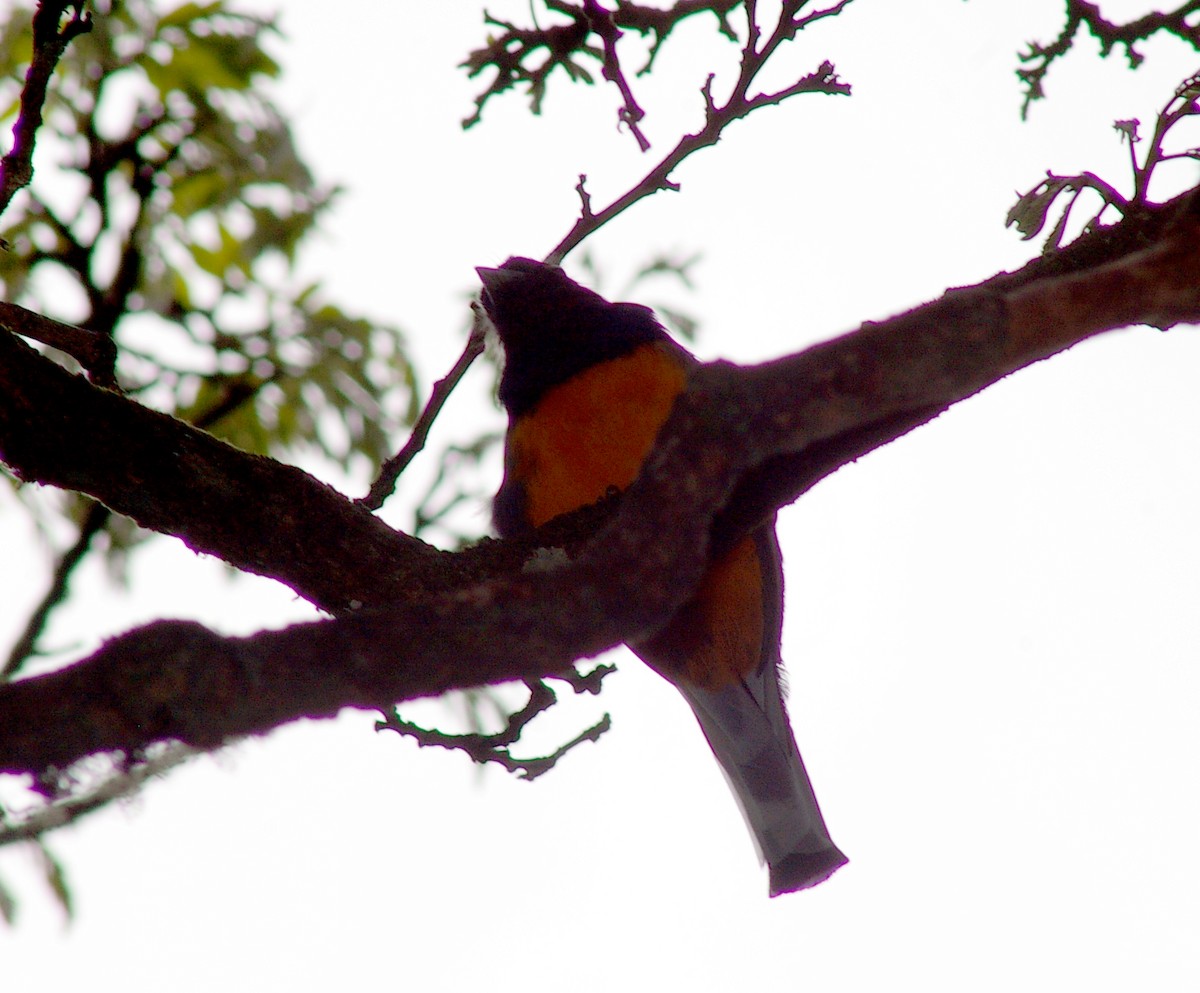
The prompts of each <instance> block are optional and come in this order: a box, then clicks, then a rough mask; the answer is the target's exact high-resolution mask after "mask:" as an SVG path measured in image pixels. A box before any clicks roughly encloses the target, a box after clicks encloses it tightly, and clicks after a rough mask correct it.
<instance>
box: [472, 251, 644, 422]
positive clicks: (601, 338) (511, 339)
mask: <svg viewBox="0 0 1200 993" xmlns="http://www.w3.org/2000/svg"><path fill="white" fill-rule="evenodd" d="M475 271H476V272H477V273H479V278H480V280H481V281H482V282H483V297H482V302H483V307H484V310H486V311H487V315H488V317H489V318H490V319H491V322H492V324H493V325H494V326H495V328H496V333H497V334H498V335H499V336H500V341H501V343H502V344H503V345H504V354H505V365H504V374H503V376H502V377H501V379H500V400H501V402H502V403H503V404H504V406H505V407H506V408H507V409H508V411H509V413H510V414H513V415H516V414H520V413H524V412H525V411H526V410H528V409H530V408H531V407H533V406H534V405H535V404H536V403H537V401H538V400H540V399H541V397H542V396H543V394H545V392H546V390H548V389H550V388H551V387H553V386H557V385H558V384H559V383H563V382H565V381H566V380H568V379H570V378H571V377H572V376H573V375H575V374H576V373H577V372H581V371H583V370H584V369H587V368H589V367H591V366H593V365H595V364H596V363H597V362H603V361H605V360H606V359H613V358H617V357H619V356H621V355H625V354H628V353H629V352H631V351H633V350H634V349H635V348H637V347H638V346H639V345H644V344H646V343H647V342H651V341H657V340H660V339H663V338H665V337H666V332H665V331H664V330H663V329H662V327H661V326H660V325H659V323H658V321H656V320H655V319H654V312H653V311H652V310H650V308H649V307H643V306H641V305H640V304H635V303H610V302H609V301H607V300H605V299H604V297H602V296H600V294H598V293H594V292H593V291H591V290H589V289H587V288H586V287H583V286H580V285H579V284H578V283H577V282H575V280H573V279H571V277H570V276H568V275H567V274H566V273H565V272H563V271H562V269H561V268H559V267H558V266H554V265H546V264H545V263H544V262H535V261H534V260H533V259H525V258H519V257H513V258H511V259H509V260H508V261H507V262H505V263H504V264H503V265H502V266H500V267H499V268H498V269H487V268H483V267H480V268H478V269H476V270H475Z"/></svg>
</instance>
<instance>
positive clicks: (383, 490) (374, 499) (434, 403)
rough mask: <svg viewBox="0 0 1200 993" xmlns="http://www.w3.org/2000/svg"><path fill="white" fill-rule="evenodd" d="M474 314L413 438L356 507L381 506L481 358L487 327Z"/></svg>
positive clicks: (480, 316) (479, 310)
mask: <svg viewBox="0 0 1200 993" xmlns="http://www.w3.org/2000/svg"><path fill="white" fill-rule="evenodd" d="M474 313H475V316H474V319H473V321H472V323H471V334H470V335H469V336H468V338H467V344H466V347H465V348H464V349H463V352H462V354H461V355H460V356H459V357H458V361H457V362H455V363H454V367H453V368H452V369H451V370H450V371H449V372H448V373H446V375H445V376H444V377H442V378H441V379H439V380H438V381H437V382H436V383H434V384H433V390H432V391H431V392H430V394H429V402H428V403H427V404H426V405H425V409H424V410H422V411H421V416H420V417H418V418H417V423H416V424H414V425H413V429H412V434H411V435H409V437H408V441H406V442H405V443H404V447H403V448H401V449H400V451H399V452H397V453H396V454H395V455H394V456H392V458H390V459H388V460H387V461H386V462H384V463H383V465H382V466H381V467H380V469H379V475H378V476H377V477H376V479H375V482H373V483H372V484H371V488H370V490H368V491H367V495H366V496H364V497H360V498H359V499H358V503H359V504H361V505H362V506H364V507H366V508H367V509H368V510H378V509H379V508H380V507H382V506H383V502H384V500H386V499H387V498H388V497H389V496H391V495H392V490H394V489H395V487H396V480H397V479H399V478H400V475H401V474H402V473H403V472H404V470H405V469H407V468H408V464H409V463H410V462H412V460H413V459H414V458H416V456H417V453H418V452H420V451H421V449H423V448H424V447H425V442H426V440H427V439H428V437H429V430H430V428H432V427H433V422H434V421H435V420H437V416H438V414H439V413H440V412H441V410H442V406H443V405H444V404H445V403H446V400H447V399H449V397H450V394H451V393H453V392H454V388H455V387H456V386H458V383H459V381H460V380H461V379H462V378H463V376H464V375H466V372H467V370H468V369H469V368H470V367H471V363H472V362H474V361H475V360H476V359H477V358H478V357H479V356H480V355H481V354H482V352H483V346H484V338H485V332H484V328H485V327H486V324H485V319H484V317H483V310H482V308H480V307H479V306H478V305H474Z"/></svg>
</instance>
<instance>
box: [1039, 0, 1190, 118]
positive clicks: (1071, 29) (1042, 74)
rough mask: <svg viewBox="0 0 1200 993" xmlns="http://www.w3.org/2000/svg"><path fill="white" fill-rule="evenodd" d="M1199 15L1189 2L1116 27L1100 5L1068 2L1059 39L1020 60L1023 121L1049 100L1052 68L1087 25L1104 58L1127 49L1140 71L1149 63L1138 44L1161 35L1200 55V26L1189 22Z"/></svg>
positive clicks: (1131, 65)
mask: <svg viewBox="0 0 1200 993" xmlns="http://www.w3.org/2000/svg"><path fill="white" fill-rule="evenodd" d="M1197 11H1200V0H1187V2H1186V3H1183V4H1180V6H1179V7H1177V8H1176V9H1175V10H1172V11H1168V12H1167V13H1158V12H1157V11H1152V12H1150V13H1148V14H1145V15H1143V16H1142V17H1139V18H1136V19H1135V20H1132V21H1129V22H1128V23H1126V24H1114V23H1113V22H1111V21H1108V20H1105V18H1104V17H1103V15H1102V14H1101V12H1100V7H1099V5H1098V4H1094V3H1089V2H1087V0H1066V14H1067V20H1066V23H1065V24H1064V25H1063V27H1062V30H1061V31H1060V32H1059V33H1058V37H1057V38H1055V39H1054V41H1052V42H1051V43H1050V44H1048V45H1043V44H1040V43H1039V42H1036V41H1031V42H1030V43H1029V50H1028V51H1026V52H1023V53H1020V54H1019V56H1018V57H1019V58H1020V60H1021V61H1022V62H1025V63H1028V64H1029V68H1027V69H1018V70H1017V76H1018V78H1019V79H1020V80H1021V82H1022V83H1023V84H1024V85H1025V99H1024V101H1023V102H1022V104H1021V119H1022V120H1024V119H1025V117H1026V116H1027V115H1028V114H1029V105H1030V104H1032V103H1033V102H1034V101H1035V100H1041V99H1043V98H1044V97H1045V96H1046V91H1045V88H1044V86H1043V82H1044V80H1045V78H1046V74H1047V73H1048V72H1049V71H1050V66H1051V65H1052V64H1053V63H1054V61H1055V60H1056V59H1058V58H1060V57H1061V56H1063V55H1066V53H1067V52H1068V51H1070V49H1071V46H1072V45H1073V44H1074V43H1075V35H1076V34H1077V33H1078V31H1079V29H1080V27H1082V26H1083V25H1085V24H1086V25H1087V28H1088V30H1089V31H1090V32H1091V33H1092V35H1093V36H1094V37H1095V38H1096V39H1097V40H1098V41H1099V42H1100V54H1101V56H1103V57H1106V58H1107V57H1108V55H1110V54H1111V53H1112V50H1113V48H1115V47H1116V46H1117V45H1120V46H1121V47H1123V48H1124V49H1125V57H1126V59H1128V61H1129V66H1130V68H1132V69H1136V68H1137V67H1138V66H1139V65H1141V64H1142V61H1143V60H1144V59H1145V56H1144V55H1142V53H1141V52H1140V51H1139V50H1138V48H1137V43H1138V42H1139V41H1145V40H1146V39H1147V38H1149V37H1150V36H1151V35H1153V34H1156V33H1158V32H1159V31H1163V32H1166V33H1167V34H1172V35H1174V36H1175V37H1176V38H1179V39H1180V40H1181V41H1184V42H1186V43H1187V44H1189V45H1191V46H1192V48H1193V49H1194V50H1195V51H1198V52H1200V24H1191V23H1189V21H1188V18H1189V17H1190V16H1191V15H1193V14H1195V13H1196V12H1197Z"/></svg>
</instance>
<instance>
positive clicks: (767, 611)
mask: <svg viewBox="0 0 1200 993" xmlns="http://www.w3.org/2000/svg"><path fill="white" fill-rule="evenodd" d="M476 271H477V272H478V273H479V278H480V279H481V280H482V281H483V295H482V302H483V306H484V309H485V310H486V312H487V315H488V317H489V318H490V319H491V322H492V324H493V325H494V326H495V329H496V332H497V334H498V335H499V337H500V341H501V343H502V344H503V346H504V353H505V364H504V371H503V373H502V375H501V378H500V401H501V403H502V404H503V405H504V408H505V410H506V412H507V414H508V418H509V425H508V433H507V436H506V438H505V454H504V482H503V484H502V485H501V487H500V490H499V493H498V494H497V496H496V501H495V508H494V514H495V523H496V529H497V530H498V531H499V533H500V534H501V535H502V536H515V535H520V534H522V533H527V532H528V531H530V530H531V529H533V528H536V527H538V526H540V525H542V524H544V523H546V522H547V521H549V520H551V519H552V518H554V517H556V516H558V515H559V514H563V513H566V512H568V511H571V510H575V509H577V508H579V507H584V506H587V505H589V504H592V503H594V502H595V501H597V500H599V499H600V498H602V497H604V496H605V495H606V493H608V492H609V491H610V489H611V488H613V487H616V488H617V489H624V488H625V487H627V486H628V485H629V484H630V483H632V482H633V480H634V478H635V477H636V476H637V474H638V471H639V469H640V468H641V465H642V462H643V460H644V459H645V457H646V455H647V454H648V453H649V451H650V449H651V448H652V447H653V445H654V440H655V437H656V436H657V434H658V431H659V428H661V427H662V425H663V422H664V421H665V420H666V419H667V415H668V414H669V413H670V411H671V406H672V404H673V403H674V401H675V398H676V396H677V395H678V394H679V393H680V392H681V391H682V390H683V388H684V386H685V384H686V380H687V376H688V371H689V369H690V368H691V367H692V366H693V365H695V363H696V361H697V360H696V359H695V358H694V357H693V356H692V355H691V354H690V353H689V352H687V351H686V350H685V349H684V348H682V347H681V346H680V345H679V344H677V343H676V342H675V341H674V340H672V339H671V337H670V336H669V335H668V334H667V332H666V331H665V330H664V329H663V327H662V326H661V325H660V324H659V323H658V321H657V320H656V319H655V317H654V313H653V311H651V310H650V308H648V307H643V306H641V305H639V304H633V303H610V302H609V301H607V300H605V299H604V298H603V297H601V296H599V295H598V294H596V293H594V292H592V291H591V290H588V289H586V288H584V287H582V286H580V285H579V284H578V283H576V282H574V281H573V280H572V279H570V278H569V277H568V276H567V275H566V274H565V273H564V272H563V271H562V269H561V268H559V267H557V266H552V265H546V264H543V263H541V262H535V261H533V260H532V259H524V258H511V259H509V260H508V261H507V262H505V263H504V264H503V265H502V266H500V267H499V268H498V269H487V268H480V269H478V270H476ZM782 615H783V573H782V565H781V560H780V552H779V541H778V539H777V538H776V535H775V522H774V519H772V520H770V521H767V522H766V523H763V524H761V525H760V526H759V527H758V528H757V530H755V531H753V532H752V533H750V534H749V535H747V536H746V537H745V538H743V539H741V540H740V541H739V542H737V543H736V544H733V545H732V546H731V547H730V548H728V550H726V551H724V552H722V553H720V555H719V556H718V557H717V558H716V559H715V561H713V562H712V563H711V564H710V566H709V568H708V572H707V573H706V575H705V577H704V579H703V581H702V582H701V585H700V587H699V588H698V590H697V592H696V595H695V597H694V598H693V599H692V600H691V601H689V602H688V603H687V604H685V605H684V606H683V607H682V608H681V609H680V610H679V611H678V612H677V613H676V615H675V616H674V618H673V619H672V620H671V621H670V622H669V623H668V624H667V626H666V627H665V628H663V629H662V630H660V631H659V632H658V633H657V634H655V635H654V636H653V637H651V638H648V639H647V640H645V641H641V642H638V643H636V644H631V645H630V646H629V647H630V648H632V649H633V651H634V653H635V654H637V655H638V656H639V657H640V658H641V659H642V660H643V661H644V662H646V663H647V664H648V665H649V666H650V667H651V668H653V669H654V670H655V671H656V672H658V673H659V674H661V675H662V676H663V677H665V678H666V679H667V680H669V681H670V682H671V683H672V684H673V685H674V686H675V687H676V688H678V690H679V691H680V692H681V693H682V694H683V696H684V699H686V700H687V702H688V703H689V704H690V705H691V708H692V710H693V712H694V713H695V715H696V719H697V720H698V721H699V723H700V727H701V729H702V730H703V732H704V735H705V737H706V738H707V739H708V743H709V745H710V746H711V747H712V750H713V752H714V754H715V755H716V757H717V761H718V762H719V763H720V764H721V768H722V769H723V770H724V772H725V776H726V778H727V779H728V780H729V783H730V785H731V786H732V788H733V792H734V794H735V795H736V797H737V799H738V802H739V804H740V805H741V808H742V812H743V813H744V815H745V818H746V821H747V823H748V824H749V826H750V829H751V831H752V833H753V835H754V840H755V844H756V846H757V848H758V851H759V855H760V858H762V859H763V860H764V861H765V862H766V863H767V866H768V868H769V870H770V893H771V896H776V895H778V894H780V893H787V892H791V891H794V890H800V889H805V888H807V887H809V886H814V885H816V884H817V883H820V882H822V881H823V880H825V879H827V878H829V876H830V875H831V874H832V873H833V872H835V871H836V870H837V869H838V868H840V867H841V866H842V865H844V864H845V863H846V857H845V856H844V855H843V854H842V853H841V852H840V851H839V850H838V848H837V846H836V845H834V843H833V842H832V840H830V837H829V832H828V830H827V829H826V827H825V822H824V819H823V818H822V816H821V811H820V808H819V807H818V806H817V799H816V797H815V796H814V794H813V789H812V786H811V784H810V783H809V779H808V774H807V772H806V771H805V769H804V762H803V761H802V760H801V758H800V752H799V749H798V748H797V747H796V740H795V737H794V736H793V734H792V728H791V724H790V722H789V720H788V716H787V711H786V709H785V708H784V702H783V692H782V689H781V686H780V666H781V662H780V645H779V642H780V630H781V625H782Z"/></svg>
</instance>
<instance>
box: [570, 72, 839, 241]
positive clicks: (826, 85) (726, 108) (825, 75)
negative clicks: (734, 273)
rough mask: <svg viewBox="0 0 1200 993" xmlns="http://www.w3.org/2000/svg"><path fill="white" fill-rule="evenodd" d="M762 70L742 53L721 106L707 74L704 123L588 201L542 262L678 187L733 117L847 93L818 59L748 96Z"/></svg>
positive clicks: (833, 74) (710, 78)
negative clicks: (626, 184) (608, 199)
mask: <svg viewBox="0 0 1200 993" xmlns="http://www.w3.org/2000/svg"><path fill="white" fill-rule="evenodd" d="M747 52H749V49H747ZM761 68H762V62H761V61H759V60H757V59H756V58H755V57H754V56H750V57H746V56H744V57H743V63H742V70H741V74H740V75H739V77H738V82H737V83H736V84H735V87H734V93H733V94H732V95H731V96H730V98H729V99H728V100H727V101H726V102H725V104H724V105H723V106H718V105H717V103H716V101H715V100H714V98H713V96H712V83H713V78H712V77H711V76H710V77H709V78H708V80H707V82H705V84H704V87H703V90H702V93H703V95H704V100H705V104H706V108H707V114H706V120H705V124H704V127H702V128H701V129H700V130H699V131H697V132H696V133H694V134H687V135H684V136H683V137H682V138H680V139H679V141H678V142H677V143H676V145H675V147H674V148H672V149H671V151H669V152H668V153H667V154H666V155H665V156H663V158H662V160H661V161H659V162H658V164H657V165H655V166H654V167H653V168H652V169H651V170H650V171H649V172H648V173H646V175H645V176H643V177H642V179H641V181H640V182H639V183H637V185H636V186H634V187H633V188H632V189H630V190H628V191H627V192H626V193H624V194H622V195H621V196H619V197H618V198H617V199H616V200H614V201H613V202H612V203H610V204H609V205H608V206H607V207H604V208H603V209H601V210H598V211H597V210H593V209H591V208H590V203H589V204H588V208H589V209H587V210H584V211H581V212H580V216H579V218H578V219H577V220H576V221H575V224H574V226H573V227H572V228H571V230H570V231H568V232H567V234H566V236H565V237H564V238H563V239H562V241H560V242H559V243H558V244H557V245H556V246H555V247H554V249H553V250H552V251H551V252H550V253H549V255H548V256H547V257H546V261H547V262H552V263H555V264H558V263H561V262H562V260H563V259H564V258H565V257H566V256H567V254H568V253H569V252H571V250H572V249H574V248H576V247H577V246H578V245H579V244H580V242H582V241H583V240H584V239H585V238H587V237H588V236H589V235H591V234H592V233H594V232H595V231H597V230H598V229H599V228H601V227H603V226H604V225H605V224H607V223H608V222H609V221H611V220H612V219H613V218H614V217H616V216H617V215H619V214H621V213H622V212H623V211H625V210H627V209H628V208H629V207H631V206H633V204H635V203H637V202H638V201H639V200H643V199H645V198H646V197H648V196H650V195H652V194H654V193H657V192H658V191H659V190H671V191H676V190H678V189H679V184H678V183H676V182H674V181H673V180H672V179H671V178H670V177H671V173H672V172H674V171H675V169H676V167H678V166H679V164H680V163H681V162H683V160H684V159H686V158H687V157H688V156H689V155H691V154H692V153H693V152H696V151H699V150H700V149H702V148H707V147H708V146H710V145H715V144H716V143H717V142H718V141H719V140H720V138H721V133H722V132H723V131H724V129H725V128H726V126H728V125H729V124H731V123H732V122H733V121H736V120H738V119H739V118H742V117H745V116H746V115H747V114H749V113H751V112H752V111H754V110H756V109H757V108H759V107H765V106H769V105H771V104H777V103H780V102H782V101H783V100H786V99H787V98H788V97H791V96H796V95H797V94H800V93H825V94H831V95H841V96H849V95H850V86H849V84H847V83H843V82H841V81H840V80H839V79H838V77H837V72H836V71H835V70H834V67H833V63H832V62H823V63H821V65H820V67H819V68H818V69H817V70H816V71H814V72H811V73H809V74H808V75H807V76H804V77H803V78H801V79H799V80H797V81H796V82H795V83H793V84H792V85H791V86H788V87H785V88H784V89H782V90H779V91H778V92H775V93H759V94H757V95H755V96H753V97H750V96H747V95H746V93H747V90H748V88H749V86H750V84H751V82H752V80H753V79H754V77H755V76H756V75H757V74H758V71H759V70H760V69H761Z"/></svg>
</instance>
